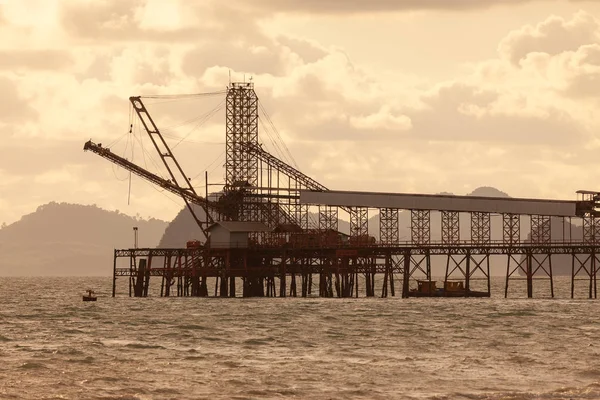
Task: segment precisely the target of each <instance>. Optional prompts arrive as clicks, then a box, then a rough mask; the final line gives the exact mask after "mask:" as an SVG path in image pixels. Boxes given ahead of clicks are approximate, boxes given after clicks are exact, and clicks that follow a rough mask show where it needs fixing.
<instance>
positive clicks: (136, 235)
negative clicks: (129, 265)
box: [133, 226, 138, 249]
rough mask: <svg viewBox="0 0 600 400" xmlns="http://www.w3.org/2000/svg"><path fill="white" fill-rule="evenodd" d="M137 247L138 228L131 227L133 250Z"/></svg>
mask: <svg viewBox="0 0 600 400" xmlns="http://www.w3.org/2000/svg"><path fill="white" fill-rule="evenodd" d="M137 247H138V227H137V226H134V227H133V248H134V249H137Z"/></svg>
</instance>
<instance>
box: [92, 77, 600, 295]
mask: <svg viewBox="0 0 600 400" xmlns="http://www.w3.org/2000/svg"><path fill="white" fill-rule="evenodd" d="M225 95H226V129H225V131H226V132H225V133H226V134H225V137H226V145H225V147H226V149H225V151H226V161H225V172H224V177H225V185H224V187H223V189H222V191H221V192H219V194H218V195H215V196H210V198H209V196H201V195H199V194H197V193H196V191H195V190H194V188H193V186H192V185H191V183H190V180H189V178H187V176H186V175H185V173H184V171H183V170H182V168H181V166H180V164H179V163H178V162H177V160H176V159H175V156H174V154H173V152H172V151H171V149H170V148H169V146H168V144H167V142H166V141H165V140H164V139H163V137H162V135H161V133H160V130H159V128H158V126H157V125H156V124H155V123H154V121H153V119H152V118H151V116H150V114H149V112H148V110H147V109H146V107H145V105H144V103H143V97H139V96H138V97H132V98H130V101H131V103H132V106H133V110H134V111H135V112H136V113H137V115H138V117H139V118H140V119H141V120H142V122H143V125H144V128H145V130H146V132H147V134H148V135H149V136H150V138H151V139H152V143H153V145H154V147H155V149H156V151H157V152H158V154H159V155H160V156H161V159H162V161H163V163H164V165H165V167H166V170H167V171H168V173H169V176H168V177H167V178H164V177H161V176H159V175H157V174H155V173H152V172H150V171H148V170H146V169H144V168H142V167H140V166H138V165H136V164H134V163H133V162H131V161H129V160H126V159H124V158H122V157H120V156H118V155H117V154H115V153H113V152H112V151H111V150H110V149H109V148H106V147H102V146H101V145H99V144H95V143H94V142H92V141H91V140H90V141H88V142H87V143H86V144H85V146H84V150H87V151H91V152H93V153H95V154H97V155H99V156H101V157H103V158H105V159H107V160H109V161H111V162H112V163H115V164H117V165H119V166H121V167H123V168H125V169H126V170H128V171H130V172H132V173H134V174H136V175H138V176H140V177H142V178H144V179H146V180H148V181H150V182H152V183H154V184H156V185H158V186H160V187H161V188H163V189H165V190H168V191H170V192H172V193H175V194H177V195H179V196H181V197H182V198H183V200H184V202H185V203H186V205H187V206H188V208H189V209H190V212H191V213H192V216H193V218H194V219H195V221H196V222H197V224H198V226H199V228H200V231H201V233H202V235H203V237H200V238H190V241H189V242H188V243H187V244H186V247H185V248H183V247H182V248H177V249H159V248H157V249H123V250H115V253H114V266H113V272H114V284H113V296H114V295H115V294H116V293H117V290H116V284H117V281H118V278H119V277H125V278H127V279H126V280H127V282H128V287H129V295H130V296H136V297H138V296H140V297H143V296H147V295H148V294H149V293H159V294H160V295H161V296H209V295H213V296H220V297H235V296H239V295H241V296H244V297H256V296H268V297H275V296H279V297H286V296H302V297H306V296H312V295H317V294H318V295H319V296H322V297H358V296H359V295H365V296H376V295H380V296H381V297H387V296H396V295H400V296H402V297H413V296H415V297H416V296H424V297H427V296H428V297H431V296H436V297H438V296H439V297H459V296H460V297H475V296H476V297H488V296H490V291H491V290H490V259H491V257H495V258H496V259H497V258H498V257H503V258H504V260H505V268H506V283H505V293H504V294H505V296H508V294H509V292H508V288H509V284H510V283H511V282H513V281H514V280H517V279H523V280H525V281H526V293H527V296H528V297H532V296H533V293H534V281H536V280H538V279H540V280H542V282H543V284H544V285H547V286H546V288H547V289H548V290H549V293H550V296H552V297H553V296H554V285H553V269H552V267H553V261H554V262H555V263H556V260H557V259H558V258H560V260H563V262H564V260H565V259H568V260H569V263H570V266H571V282H572V284H571V296H572V297H573V296H574V295H575V289H576V282H577V281H580V280H583V281H584V282H585V286H586V292H587V295H588V297H589V298H596V295H597V293H596V288H597V285H596V283H597V275H598V271H599V269H600V262H599V258H598V253H600V223H598V211H597V208H598V205H599V203H598V201H600V193H598V192H592V191H579V192H578V198H577V200H574V201H562V200H539V199H514V198H505V197H503V198H496V197H492V198H490V197H472V196H443V195H423V194H400V193H365V192H344V191H333V190H329V189H328V188H327V187H325V186H324V185H322V184H321V183H319V182H317V181H316V180H314V179H312V178H311V177H309V176H307V175H305V174H303V173H302V172H300V171H299V170H298V169H297V168H295V167H293V166H291V165H290V163H288V162H284V161H283V160H281V159H280V158H279V157H276V156H274V155H272V154H270V153H269V152H268V151H266V150H265V149H263V147H262V146H261V143H260V139H259V129H258V128H259V122H261V121H262V122H263V123H264V121H265V118H262V117H261V115H260V111H261V110H262V111H264V109H263V107H262V105H261V103H260V101H259V99H258V97H257V95H256V93H255V91H254V87H253V85H252V84H251V83H233V84H230V86H229V87H228V89H227V91H226V92H225ZM266 121H268V122H269V123H270V119H269V117H268V116H266ZM192 205H196V206H199V207H200V212H198V211H194V208H193V207H192ZM375 215H378V217H379V224H378V225H379V226H378V227H369V217H370V216H371V217H373V216H375ZM407 216H410V218H409V222H408V223H409V228H410V230H409V233H408V235H406V234H404V235H403V237H401V236H400V233H401V232H402V230H401V227H404V225H405V223H406V222H405V223H402V224H401V222H400V221H403V220H404V219H406V218H407ZM403 218H404V219H403ZM340 219H341V220H345V221H348V222H349V229H348V230H347V231H346V232H340V229H339V226H338V225H339V221H340ZM438 220H439V222H440V223H439V224H438ZM432 221H434V222H435V223H432ZM461 222H462V223H461ZM525 225H527V226H525ZM552 226H554V227H555V228H556V227H557V226H558V227H562V235H559V236H560V237H556V234H555V232H556V229H555V230H553V229H552ZM574 227H575V228H574ZM369 228H371V229H369ZM373 228H376V229H373ZM494 228H496V229H494ZM522 228H528V230H529V232H528V234H525V237H522V236H523V234H522ZM377 229H378V235H373V234H372V233H373V232H375V230H377ZM573 229H575V231H576V232H581V233H576V234H575V235H574V234H573ZM494 232H501V235H499V234H498V233H496V234H494ZM553 232H554V233H553ZM376 236H377V237H376ZM494 236H497V237H494ZM193 239H199V240H193ZM183 245H184V244H183V243H182V246H183ZM433 258H435V259H436V260H440V259H443V260H444V264H445V271H444V274H443V277H442V278H441V279H439V280H437V279H436V278H435V277H434V276H433V275H432V259H433ZM155 280H160V292H159V291H158V287H156V288H154V291H153V289H152V288H151V287H150V282H151V281H155ZM438 285H439V286H438ZM536 290H537V289H536Z"/></svg>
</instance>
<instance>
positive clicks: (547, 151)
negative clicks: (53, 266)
mask: <svg viewBox="0 0 600 400" xmlns="http://www.w3.org/2000/svg"><path fill="white" fill-rule="evenodd" d="M517 3H519V4H520V3H521V2H510V1H504V2H502V1H499V2H494V4H498V5H499V4H505V5H515V4H517ZM61 4H63V9H62V11H61V14H60V20H58V21H56V22H57V23H59V24H62V25H60V28H59V30H61V32H63V30H64V32H63V33H64V35H65V37H64V41H63V42H60V43H59V42H56V43H57V46H56V47H52V50H47V51H48V53H46V55H44V53H43V52H36V51H35V50H29V48H27V49H24V48H21V47H18V46H16V45H15V46H13V47H12V48H10V46H7V47H6V49H5V50H4V53H2V54H5V55H7V56H8V55H13V54H15V55H16V56H15V57H14V58H12V59H10V60H6V59H2V58H1V57H0V64H2V62H4V63H5V64H4V65H6V67H5V68H6V70H5V71H2V72H1V73H2V74H4V75H5V77H0V90H1V92H2V93H3V97H2V101H1V102H4V103H5V104H0V106H3V108H2V109H0V132H1V133H2V134H3V135H5V136H9V135H10V137H13V138H18V140H12V141H10V142H11V143H7V142H4V143H2V144H0V160H2V161H0V169H2V170H3V172H2V173H3V174H5V175H9V176H13V177H15V180H12V181H10V184H9V185H8V186H3V192H4V193H8V192H10V193H14V195H13V194H11V195H10V196H9V197H6V199H5V198H3V200H5V201H7V202H8V203H9V204H13V205H19V207H21V206H22V205H21V203H20V202H21V201H23V200H22V199H23V198H27V199H30V200H28V201H30V202H31V203H30V204H31V207H33V208H35V207H34V206H37V205H39V203H41V202H47V201H50V200H56V201H61V200H64V201H67V200H68V201H81V202H86V200H87V201H88V202H94V203H98V204H99V205H102V206H104V207H108V208H111V207H113V208H119V209H124V208H125V207H124V204H125V203H126V200H127V191H128V185H127V182H126V181H121V179H124V178H127V173H126V172H124V171H122V170H120V169H118V168H117V167H113V165H112V164H110V162H108V161H106V160H102V159H99V158H98V157H97V156H95V155H92V154H90V153H84V152H83V151H82V149H81V147H82V146H83V143H84V141H86V140H88V139H89V138H90V137H91V138H93V139H94V140H95V141H97V142H102V143H103V144H105V145H108V144H109V143H111V142H115V141H117V139H119V138H122V140H121V141H119V142H117V143H116V144H114V145H113V148H114V151H115V152H117V153H118V154H119V155H123V154H128V153H127V152H126V150H129V151H130V150H131V147H130V146H131V137H129V136H128V129H129V123H130V121H129V119H128V107H129V102H128V100H127V97H128V96H130V95H137V94H142V95H143V94H173V93H194V92H196V93H201V92H209V91H215V90H222V89H224V88H225V86H226V85H227V82H228V80H229V71H230V70H231V72H232V76H233V80H241V79H242V76H244V74H246V77H248V75H252V76H253V82H255V84H256V91H257V92H258V94H259V96H260V99H261V103H262V104H263V105H264V107H265V109H266V110H267V111H268V113H269V115H270V117H271V119H272V120H273V122H274V124H275V126H276V127H277V132H274V131H273V130H272V128H270V126H269V124H268V121H266V119H265V118H264V116H261V120H262V123H261V126H260V135H261V140H262V141H263V142H265V146H267V147H268V148H269V149H271V150H272V151H273V153H274V154H278V153H277V152H276V151H275V149H274V146H273V144H272V143H271V139H272V140H273V141H277V140H278V138H277V136H281V138H282V139H283V141H284V142H285V145H286V146H287V147H288V148H289V149H290V150H291V152H292V154H293V155H294V158H295V159H296V160H297V162H298V164H299V165H300V168H301V170H302V171H303V172H305V173H307V174H309V175H311V176H313V177H314V178H316V179H318V180H321V181H322V182H323V183H324V184H326V185H328V186H331V187H333V188H337V189H356V190H380V191H400V192H402V191H404V192H406V191H417V192H418V191H423V192H429V193H435V192H439V191H441V190H447V191H451V192H459V193H465V192H468V191H470V190H472V189H474V188H475V187H477V186H482V185H494V186H498V187H501V188H502V189H503V190H505V191H507V192H509V193H510V194H514V193H517V194H518V195H521V196H524V195H532V196H535V195H536V194H539V193H545V194H547V195H559V194H560V192H561V191H562V190H567V189H568V188H569V187H570V186H569V185H571V184H578V185H580V184H582V183H584V181H585V179H587V178H584V177H585V176H586V175H585V173H586V172H585V171H587V170H588V169H589V170H591V169H590V168H589V165H592V164H593V160H595V154H594V146H596V147H595V148H597V147H598V143H600V140H597V139H595V135H594V132H595V131H596V130H597V128H598V127H600V121H598V120H597V117H595V116H594V115H593V114H594V113H593V110H594V109H595V106H594V104H595V103H594V102H596V101H597V99H598V96H597V95H595V93H596V90H597V89H596V88H597V86H596V84H597V82H598V81H599V80H598V78H597V74H598V66H599V64H600V63H599V61H600V50H599V45H598V43H597V32H598V28H597V27H596V28H593V26H595V25H597V24H596V22H595V20H594V19H593V18H591V17H590V16H589V15H586V14H585V13H578V14H576V15H575V16H574V17H573V18H571V19H568V18H566V19H557V18H556V17H552V18H549V19H547V20H546V21H542V22H541V23H540V24H538V25H534V26H532V27H529V28H527V27H523V28H522V29H519V30H516V31H514V32H511V33H509V34H508V35H507V37H506V38H505V39H503V40H502V42H501V44H500V45H499V47H498V49H499V54H498V56H497V57H495V58H493V59H490V60H480V61H479V62H475V63H473V65H471V66H470V69H463V71H466V72H464V73H462V74H460V75H457V76H456V77H455V78H454V79H452V80H450V81H445V82H425V81H423V80H416V79H414V77H412V76H410V75H408V73H406V72H405V71H402V70H401V67H402V65H401V64H398V65H394V66H393V69H394V71H392V73H390V75H385V76H383V75H382V74H380V73H379V72H375V71H373V70H371V69H370V66H366V65H365V66H363V65H357V64H356V63H355V62H353V59H352V58H351V56H349V55H348V54H347V53H346V51H345V50H344V49H342V48H338V47H336V46H329V45H327V46H325V45H322V44H320V43H318V42H316V41H314V40H313V39H311V38H310V37H308V36H310V32H309V31H308V30H307V31H306V36H307V37H302V36H301V35H298V34H297V33H296V34H294V35H292V34H290V33H289V32H286V31H284V30H282V31H277V30H276V29H275V30H274V31H270V32H269V31H266V30H263V29H262V27H261V26H262V25H261V21H263V18H264V17H265V15H262V14H260V13H259V12H258V11H257V9H256V8H253V7H256V4H258V6H259V7H271V8H273V9H281V10H284V9H286V10H294V9H296V8H298V9H299V11H302V10H303V9H309V8H314V12H315V13H316V12H322V13H334V12H335V13H343V12H346V13H349V12H353V11H352V10H356V11H357V12H358V11H360V12H363V11H364V10H366V9H367V8H369V7H370V8H369V10H370V11H377V10H379V11H384V10H408V9H417V8H421V9H423V8H431V7H441V8H443V9H451V8H454V9H459V8H460V7H463V8H462V9H467V8H477V7H480V8H481V7H487V6H490V5H491V4H492V2H486V1H481V0H478V1H477V2H474V1H473V2H468V1H463V2H450V1H444V2H443V3H442V2H441V1H440V2H428V3H425V2H422V1H419V2H417V1H413V2H398V1H394V2H391V1H390V2H383V1H379V2H377V1H374V2H360V3H359V2H354V1H349V2H338V3H333V2H331V1H329V2H327V1H325V2H318V3H317V2H316V1H308V2H294V3H292V2H287V1H282V2H278V3H275V2H274V1H268V0H259V2H258V3H254V2H245V4H246V6H245V8H244V7H242V8H241V11H236V9H235V4H233V5H232V4H229V3H228V4H229V5H223V4H219V3H217V2H204V3H200V2H198V3H194V2H184V1H181V2H169V5H168V9H164V10H163V8H161V7H162V6H161V2H160V1H153V2H148V1H137V2H129V3H124V2H120V1H114V0H109V1H104V2H98V3H81V2H78V1H72V2H71V3H66V2H65V3H61ZM164 4H166V3H164ZM336 5H337V6H339V7H342V8H341V9H338V10H333V7H334V6H336ZM165 7H167V6H165ZM386 7H387V8H386ZM163 11H164V19H163V20H161V21H160V23H157V24H153V23H152V21H153V20H155V19H156V15H160V14H161V12H163ZM365 12H366V11H365ZM266 15H267V16H268V14H266ZM325 18H332V17H331V16H329V15H325V16H324V19H325ZM199 21H200V22H202V23H200V22H199ZM592 28H593V29H592ZM31 29H32V30H33V32H35V27H32V28H31ZM348 34H352V32H348ZM22 36H23V37H25V36H27V35H25V33H22ZM564 36H568V37H564ZM27 37H29V36H27ZM31 37H33V38H34V37H36V36H35V35H32V36H31ZM24 40H25V39H24ZM415 40H417V39H415ZM32 41H33V39H32ZM40 43H43V41H42V42H40ZM32 44H35V43H33V42H32ZM491 47H492V48H494V47H496V43H494V44H492V45H491ZM31 48H48V47H43V46H42V45H41V44H39V43H38V44H37V45H36V46H32V47H31ZM49 57H51V58H49ZM5 58H6V57H5ZM45 59H46V60H48V61H49V63H50V64H51V66H52V68H44V65H43V64H44V60H45ZM442 61H443V60H442ZM46 67H49V66H48V65H47V66H46ZM20 69H22V70H26V71H24V73H21V71H20ZM203 101H206V102H205V103H202V102H203ZM217 104H218V101H217V98H216V97H215V98H212V97H210V99H209V98H208V97H206V98H203V100H202V101H199V100H198V99H196V100H195V101H191V100H190V101H188V100H185V101H174V100H172V99H153V100H152V101H148V104H147V105H148V107H149V108H150V110H151V113H152V115H153V117H154V118H155V120H156V122H157V123H158V124H159V127H160V128H161V129H162V130H163V131H164V132H165V133H169V134H170V135H171V137H169V138H168V140H169V141H170V143H171V144H174V143H177V139H174V138H173V135H176V136H180V137H182V136H184V135H187V134H190V136H189V139H191V141H190V142H187V141H186V142H183V143H182V144H181V145H179V146H178V147H176V148H175V152H176V155H177V157H178V160H179V162H180V163H181V164H182V165H183V166H184V170H185V171H186V172H187V173H188V175H191V176H195V175H199V176H200V177H199V178H198V179H195V180H194V182H195V183H196V184H198V185H200V186H202V184H203V182H202V178H203V171H204V170H205V169H208V170H213V171H214V175H211V177H210V181H211V182H220V181H222V178H223V177H222V175H223V174H222V166H223V160H222V159H220V158H219V157H220V154H222V152H223V150H224V146H222V145H207V144H205V143H204V142H213V143H216V142H222V141H224V131H225V128H224V124H225V121H224V112H223V110H221V111H220V112H219V114H218V115H216V116H215V117H213V119H211V121H210V122H207V123H205V124H203V125H201V126H196V125H199V124H197V123H198V122H199V120H200V119H201V118H200V117H202V116H203V115H204V114H206V113H208V112H209V111H210V110H211V109H213V108H214V107H216V106H217ZM132 120H133V121H135V120H136V118H135V116H134V118H133V119H132ZM190 120H192V122H191V123H189V124H187V125H183V122H185V121H188V122H189V121H190ZM134 125H135V123H134ZM180 125H182V126H180ZM138 128H139V126H138ZM163 128H164V129H163ZM134 131H135V130H134ZM135 132H136V134H139V133H140V131H139V129H138V131H135ZM142 134H143V132H142ZM128 140H129V142H128ZM146 144H147V143H146ZM586 145H587V146H589V148H588V149H585V150H582V149H583V148H584V147H585V146H586ZM150 146H151V145H150ZM135 150H136V155H135V157H134V159H135V161H136V162H137V163H138V164H139V165H141V166H144V167H147V168H148V169H150V170H152V171H158V170H160V168H158V167H157V166H156V165H155V164H154V163H153V162H152V161H151V160H150V157H151V156H152V157H154V161H156V159H157V156H156V155H155V154H154V150H153V148H152V147H145V148H144V149H143V150H142V148H141V146H139V143H138V144H137V145H136V148H135ZM565 154H568V155H569V156H568V157H566V156H565ZM24 157H26V158H27V159H28V160H31V161H30V162H27V163H23V162H22V160H23V158H24ZM158 163H160V160H158ZM580 165H581V166H583V165H587V167H586V168H583V167H581V170H580V169H579V168H580ZM553 168H562V169H561V171H569V174H570V173H571V172H573V174H572V175H573V176H576V177H575V178H573V177H571V178H569V176H568V174H567V173H563V172H560V173H556V174H553V173H549V171H550V170H552V169H553ZM583 170H585V171H583ZM577 171H580V173H577ZM582 171H583V172H582ZM5 175H3V176H5ZM542 175H543V176H544V177H546V176H551V177H553V176H556V177H557V179H560V182H558V183H557V182H554V183H553V182H551V179H550V178H539V177H540V176H542ZM515 176H518V177H519V179H514V177H515ZM536 177H538V178H539V179H538V181H539V182H541V183H539V184H538V183H536V182H538V181H536ZM17 178H18V179H17ZM35 179H37V180H39V181H40V182H41V183H42V184H41V185H35V186H36V187H37V188H32V187H26V186H27V185H25V184H24V183H27V182H32V181H34V180H35ZM136 179H137V178H134V182H133V193H132V194H133V196H132V199H134V204H135V205H136V206H135V207H138V206H139V207H144V209H134V210H135V211H138V212H141V213H142V214H144V215H147V214H148V213H152V214H153V215H156V216H157V217H161V218H169V216H170V214H169V213H172V214H174V213H175V212H176V211H178V210H179V208H180V206H181V203H180V202H178V200H177V199H176V198H175V197H172V198H170V199H167V200H165V198H164V196H163V195H161V194H160V193H157V192H158V191H160V190H159V189H157V188H154V187H153V186H151V185H149V184H146V183H141V181H140V180H139V179H137V180H136ZM590 179H592V178H590ZM50 182H52V184H50ZM523 182H527V183H526V185H527V187H523V185H524V184H523ZM44 183H47V184H44ZM468 185H471V186H470V187H467V186H468ZM29 186H31V185H29ZM559 186H560V187H559ZM581 186H585V185H581ZM519 188H521V189H519ZM565 188H567V189H565ZM5 189H6V190H5ZM519 190H520V192H519ZM524 192H526V193H524ZM17 194H18V195H17ZM33 203H36V204H33ZM28 204H29V203H28ZM23 207H24V206H23ZM169 207H171V208H169ZM15 210H20V208H15ZM170 210H171V211H170ZM133 213H135V212H133ZM3 219H7V218H3V217H2V216H0V220H3Z"/></svg>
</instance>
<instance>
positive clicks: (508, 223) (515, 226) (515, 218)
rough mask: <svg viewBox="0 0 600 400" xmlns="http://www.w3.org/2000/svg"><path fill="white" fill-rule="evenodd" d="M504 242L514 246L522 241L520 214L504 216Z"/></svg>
mask: <svg viewBox="0 0 600 400" xmlns="http://www.w3.org/2000/svg"><path fill="white" fill-rule="evenodd" d="M502 241H503V243H504V244H508V245H513V244H518V243H519V242H520V241H521V216H520V215H518V214H502Z"/></svg>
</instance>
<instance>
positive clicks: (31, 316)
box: [0, 278, 600, 400]
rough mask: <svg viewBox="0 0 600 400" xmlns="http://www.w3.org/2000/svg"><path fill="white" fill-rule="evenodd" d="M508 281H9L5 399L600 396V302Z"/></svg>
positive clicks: (2, 285) (565, 286) (0, 377)
mask: <svg viewBox="0 0 600 400" xmlns="http://www.w3.org/2000/svg"><path fill="white" fill-rule="evenodd" d="M119 283H120V285H122V287H120V290H121V291H124V290H126V288H125V287H124V286H125V282H124V281H121V282H119ZM154 283H155V284H156V282H154ZM502 285H503V281H502V279H498V280H494V282H493V291H494V292H493V293H494V297H492V298H490V299H462V298H455V299H440V298H425V299H401V298H387V299H381V298H370V299H365V298H359V299H320V298H307V299H302V298H285V299H281V298H276V299H268V298H263V299H241V298H236V299H214V298H159V297H148V298H142V299H139V298H138V299H135V298H128V297H126V294H125V293H119V297H117V298H111V297H110V288H111V278H62V279H61V278H0V399H123V400H124V399H281V398H296V399H390V398H392V399H507V400H508V399H510V400H516V399H600V357H599V356H600V300H587V299H581V298H580V299H575V300H571V299H569V298H568V293H569V285H570V283H569V280H568V279H565V278H561V279H558V280H557V282H556V286H557V292H558V293H557V295H560V296H561V298H558V299H547V298H538V299H525V298H522V297H523V295H524V289H522V286H518V285H517V286H515V287H514V291H513V292H511V296H514V297H517V296H520V297H521V298H509V299H504V298H503V295H504V293H503V289H502ZM536 285H538V282H536ZM88 287H92V288H94V289H95V290H96V292H97V294H98V296H99V297H98V301H97V302H95V303H84V302H82V301H81V295H82V294H83V290H84V289H86V288H88ZM520 288H521V289H522V290H521V289H520ZM519 290H520V291H519ZM538 293H539V295H540V296H544V295H545V292H543V291H539V292H538ZM580 294H583V293H580Z"/></svg>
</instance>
